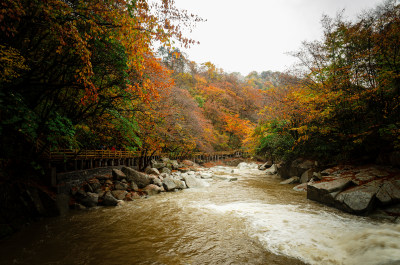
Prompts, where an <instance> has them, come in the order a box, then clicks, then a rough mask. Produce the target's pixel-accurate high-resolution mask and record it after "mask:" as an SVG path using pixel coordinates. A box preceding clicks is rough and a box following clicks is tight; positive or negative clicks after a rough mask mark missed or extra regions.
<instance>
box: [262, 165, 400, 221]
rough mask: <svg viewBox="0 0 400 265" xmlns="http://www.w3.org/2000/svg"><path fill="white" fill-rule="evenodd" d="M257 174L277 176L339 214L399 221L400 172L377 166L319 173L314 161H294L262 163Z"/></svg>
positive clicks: (338, 168)
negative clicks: (338, 210)
mask: <svg viewBox="0 0 400 265" xmlns="http://www.w3.org/2000/svg"><path fill="white" fill-rule="evenodd" d="M259 169H260V170H265V172H266V174H278V175H279V176H281V177H282V178H283V179H285V180H284V181H282V182H281V184H295V183H300V184H299V185H296V186H295V187H294V188H293V189H294V190H296V191H305V192H307V198H308V199H310V200H314V201H317V202H320V203H323V204H325V205H328V206H332V207H335V208H338V209H340V210H343V211H346V212H349V213H352V214H358V215H368V214H374V215H377V216H380V217H385V218H388V219H393V220H396V219H397V220H398V219H399V218H398V217H399V216H400V170H399V169H396V168H392V167H383V166H379V165H364V166H352V165H340V166H335V167H329V168H326V169H323V170H321V169H320V166H319V165H318V163H317V162H316V161H312V160H306V159H296V160H294V161H293V162H292V163H290V164H284V163H282V164H277V165H275V164H274V165H273V164H271V163H268V162H267V163H265V164H263V165H260V167H259Z"/></svg>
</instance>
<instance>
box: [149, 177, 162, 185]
mask: <svg viewBox="0 0 400 265" xmlns="http://www.w3.org/2000/svg"><path fill="white" fill-rule="evenodd" d="M151 182H152V183H153V184H154V185H157V186H159V187H162V185H163V184H162V181H161V180H160V179H159V178H153V179H152V181H151Z"/></svg>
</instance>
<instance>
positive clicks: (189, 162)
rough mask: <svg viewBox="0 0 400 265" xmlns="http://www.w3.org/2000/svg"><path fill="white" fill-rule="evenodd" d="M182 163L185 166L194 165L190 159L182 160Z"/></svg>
mask: <svg viewBox="0 0 400 265" xmlns="http://www.w3.org/2000/svg"><path fill="white" fill-rule="evenodd" d="M182 164H184V165H185V166H188V167H191V166H194V163H193V161H190V160H183V161H182Z"/></svg>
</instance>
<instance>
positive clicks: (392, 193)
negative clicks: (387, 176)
mask: <svg viewBox="0 0 400 265" xmlns="http://www.w3.org/2000/svg"><path fill="white" fill-rule="evenodd" d="M376 198H377V199H378V200H379V201H380V202H381V203H382V204H384V205H388V204H391V203H395V202H399V201H400V180H390V181H386V182H384V183H383V185H382V186H381V187H380V189H379V191H378V192H377V194H376Z"/></svg>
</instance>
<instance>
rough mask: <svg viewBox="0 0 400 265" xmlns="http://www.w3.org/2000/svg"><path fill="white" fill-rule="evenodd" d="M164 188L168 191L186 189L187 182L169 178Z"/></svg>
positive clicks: (164, 183)
mask: <svg viewBox="0 0 400 265" xmlns="http://www.w3.org/2000/svg"><path fill="white" fill-rule="evenodd" d="M163 186H164V188H165V190H166V191H173V190H174V189H186V188H187V187H186V184H185V182H183V181H181V180H178V179H173V178H172V177H167V178H165V179H164V180H163Z"/></svg>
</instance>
